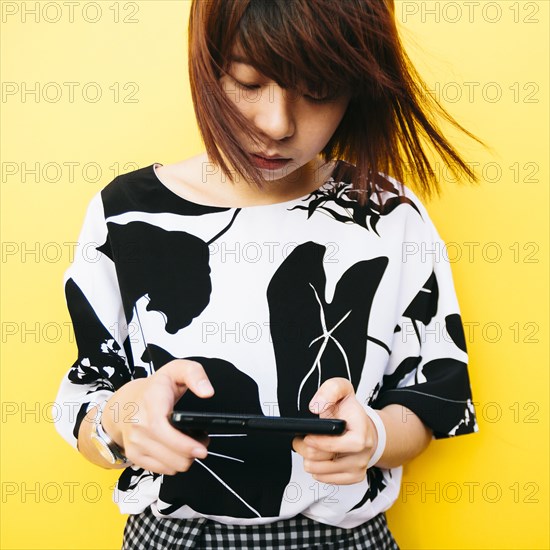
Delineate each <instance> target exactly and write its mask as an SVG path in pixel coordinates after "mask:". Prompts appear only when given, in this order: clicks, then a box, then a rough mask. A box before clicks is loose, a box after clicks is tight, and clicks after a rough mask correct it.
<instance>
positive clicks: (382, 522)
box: [122, 508, 399, 550]
mask: <svg viewBox="0 0 550 550" xmlns="http://www.w3.org/2000/svg"><path fill="white" fill-rule="evenodd" d="M152 548H155V549H161V548H162V549H166V550H187V549H193V550H224V549H227V550H235V549H236V548H239V549H250V550H252V549H256V550H295V549H300V548H301V549H307V550H357V549H358V548H361V550H399V547H398V546H397V543H396V542H395V540H394V539H393V536H392V535H391V533H390V531H389V529H388V525H387V522H386V516H385V514H383V513H382V514H378V515H377V516H376V517H374V518H372V519H371V520H369V521H367V522H365V523H364V524H363V525H360V526H358V527H354V528H353V529H341V528H339V527H332V526H330V525H325V524H322V523H318V522H316V521H313V520H311V519H309V518H306V517H305V516H302V515H298V516H296V517H295V518H291V519H286V520H280V521H276V522H274V523H267V524H264V525H224V524H223V523H216V522H213V521H210V520H207V519H205V518H197V519H187V520H185V519H180V520H178V519H170V518H162V519H161V518H157V517H155V516H154V515H153V513H152V512H151V510H150V508H147V509H146V510H144V511H143V512H141V513H140V514H135V515H133V516H130V517H129V518H128V521H127V522H126V527H125V529H124V540H123V544H122V550H151V549H152Z"/></svg>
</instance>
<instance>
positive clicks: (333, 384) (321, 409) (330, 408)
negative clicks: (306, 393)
mask: <svg viewBox="0 0 550 550" xmlns="http://www.w3.org/2000/svg"><path fill="white" fill-rule="evenodd" d="M353 394H354V390H353V386H352V385H351V382H350V381H349V380H347V379H346V378H330V379H329V380H326V381H325V382H324V383H323V384H321V387H320V388H319V389H318V390H317V392H316V393H315V395H314V396H313V398H312V399H311V401H310V403H309V410H310V411H311V412H313V413H315V414H318V415H319V416H320V417H321V418H338V408H339V406H340V404H341V403H340V402H341V401H342V400H343V399H345V398H346V397H348V396H349V395H353Z"/></svg>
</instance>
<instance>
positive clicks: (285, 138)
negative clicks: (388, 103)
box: [220, 51, 351, 181]
mask: <svg viewBox="0 0 550 550" xmlns="http://www.w3.org/2000/svg"><path fill="white" fill-rule="evenodd" d="M220 82H221V84H222V87H223V89H224V91H225V93H226V94H227V96H228V97H229V98H230V99H231V100H232V101H233V103H234V105H235V107H236V108H237V109H239V111H240V112H241V113H242V114H243V115H244V116H245V117H246V118H247V119H248V120H249V121H251V122H252V123H253V124H254V126H255V127H256V128H257V129H258V130H259V131H260V132H261V134H262V136H263V139H262V141H261V143H260V144H257V143H255V142H254V140H252V138H250V137H246V136H240V138H239V141H240V143H241V146H242V148H243V149H244V150H245V151H246V152H247V153H248V154H249V155H250V158H251V162H252V163H253V164H254V165H255V166H257V167H258V168H260V169H261V171H262V176H263V178H264V179H265V180H268V181H275V180H285V179H288V178H291V177H292V174H294V176H295V177H296V176H297V175H298V174H300V171H299V169H301V168H302V167H304V166H306V165H307V164H308V163H310V162H311V161H312V160H314V159H316V158H317V157H318V155H319V153H320V152H321V151H322V150H323V149H324V147H325V145H326V144H327V143H328V141H329V140H330V138H331V137H332V135H333V133H334V131H335V130H336V128H337V127H338V125H339V124H340V121H341V120H342V117H343V116H344V114H345V112H346V109H347V106H348V103H349V100H350V95H351V94H350V93H347V92H343V93H340V94H339V95H337V96H335V97H328V96H326V93H325V95H323V94H324V92H323V91H309V92H308V91H303V92H302V91H301V90H298V91H297V90H290V89H283V88H281V87H280V86H279V85H278V84H277V83H275V82H274V81H272V80H269V79H267V78H266V77H265V76H264V75H262V74H261V73H259V72H258V71H257V70H256V69H254V67H253V66H252V65H250V64H249V63H247V60H246V58H244V56H242V55H239V52H238V51H237V53H236V54H235V55H234V56H233V57H232V60H231V63H230V65H229V68H228V70H227V73H226V74H225V75H224V76H222V77H221V79H220ZM297 170H298V172H297V173H296V171H297Z"/></svg>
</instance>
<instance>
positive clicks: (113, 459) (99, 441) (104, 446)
mask: <svg viewBox="0 0 550 550" xmlns="http://www.w3.org/2000/svg"><path fill="white" fill-rule="evenodd" d="M106 403H107V402H104V403H103V404H101V405H98V406H97V408H96V414H95V417H94V423H93V426H92V432H91V442H92V444H93V446H94V447H95V448H96V449H97V451H98V452H99V454H100V455H101V456H102V457H103V458H104V459H105V460H106V461H107V462H109V463H110V464H112V465H123V466H129V465H131V464H132V463H131V462H130V461H129V460H128V458H126V455H125V453H124V449H123V447H122V445H119V444H118V443H117V441H115V440H114V439H113V437H112V436H111V435H110V433H109V431H107V429H106V428H105V424H104V422H103V420H104V417H103V412H104V411H105V410H106ZM107 418H108V415H106V416H105V419H107Z"/></svg>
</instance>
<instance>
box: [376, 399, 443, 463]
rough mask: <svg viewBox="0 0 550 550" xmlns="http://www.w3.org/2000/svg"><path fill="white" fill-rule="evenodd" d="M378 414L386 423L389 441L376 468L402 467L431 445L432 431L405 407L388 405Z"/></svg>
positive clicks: (387, 440)
mask: <svg viewBox="0 0 550 550" xmlns="http://www.w3.org/2000/svg"><path fill="white" fill-rule="evenodd" d="M378 414H379V415H380V417H381V418H382V421H383V422H384V426H385V428H386V434H387V439H386V448H385V450H384V453H383V454H382V456H381V457H380V460H379V461H378V462H377V463H376V466H378V467H380V468H395V467H397V466H401V465H402V464H405V463H406V462H408V461H409V460H412V459H413V458H415V457H416V456H418V455H419V454H421V453H422V452H423V451H424V450H425V449H426V448H427V447H428V445H429V444H430V442H431V440H432V438H433V433H432V431H431V430H430V429H429V428H428V427H426V426H425V425H424V424H423V423H422V421H421V420H420V418H418V416H416V415H415V414H414V413H413V412H412V411H411V410H410V409H407V408H406V407H404V406H403V405H388V406H387V407H384V408H383V409H382V410H380V411H378ZM371 422H372V421H371Z"/></svg>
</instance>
